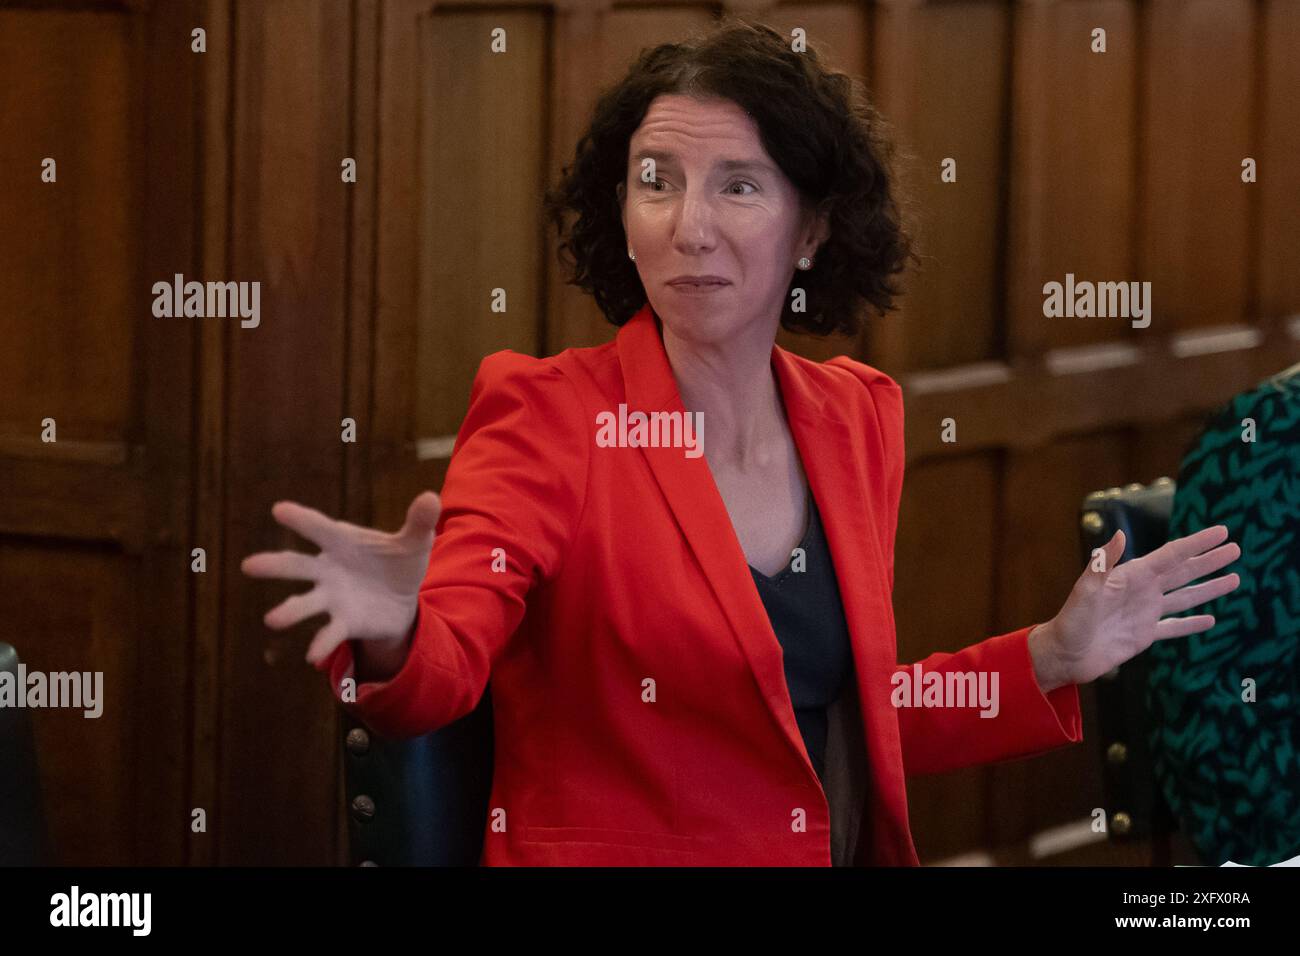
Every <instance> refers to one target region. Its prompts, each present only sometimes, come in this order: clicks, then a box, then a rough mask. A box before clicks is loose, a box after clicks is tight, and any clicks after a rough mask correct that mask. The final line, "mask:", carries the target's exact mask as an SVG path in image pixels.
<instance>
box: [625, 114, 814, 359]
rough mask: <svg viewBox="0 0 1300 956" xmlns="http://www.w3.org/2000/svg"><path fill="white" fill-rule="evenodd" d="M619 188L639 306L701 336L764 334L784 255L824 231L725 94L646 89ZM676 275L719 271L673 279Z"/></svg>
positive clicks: (778, 296)
mask: <svg viewBox="0 0 1300 956" xmlns="http://www.w3.org/2000/svg"><path fill="white" fill-rule="evenodd" d="M646 159H652V160H654V165H653V168H652V171H653V175H652V176H651V177H650V179H651V181H650V182H645V181H643V177H642V170H643V168H644V164H643V161H644V160H646ZM618 192H619V200H620V204H621V206H622V210H623V229H624V231H625V232H626V234H627V241H628V246H629V247H630V248H631V249H632V251H633V252H635V253H636V268H637V271H638V272H639V273H640V276H641V284H642V285H643V286H645V290H646V296H647V297H648V298H649V300H650V305H651V306H652V307H653V308H654V310H655V312H656V313H658V315H659V317H660V319H662V320H663V322H664V324H665V326H667V327H668V328H669V329H671V331H672V332H673V334H674V335H676V336H677V337H679V338H683V339H687V340H691V341H695V342H699V343H702V344H703V343H716V342H721V341H725V340H728V339H731V338H733V337H735V336H737V335H738V334H744V333H747V332H757V331H762V333H763V334H764V335H775V332H776V326H777V323H778V322H779V321H780V317H781V311H782V308H783V306H784V302H783V300H784V298H785V295H786V291H787V290H788V289H789V286H790V280H791V278H792V276H793V274H794V271H795V263H796V262H797V261H798V259H799V257H800V256H808V257H809V258H812V257H813V256H814V255H815V254H816V252H817V248H818V246H820V244H821V243H822V241H824V240H825V238H826V235H827V229H826V219H825V217H824V216H822V217H813V216H811V215H809V214H807V213H805V211H804V209H803V207H802V205H801V202H800V196H799V191H798V190H797V189H796V188H795V186H794V184H793V183H791V182H790V180H789V179H788V178H787V177H786V175H785V174H784V173H783V172H782V171H781V170H780V169H779V168H778V167H777V165H776V163H775V162H773V161H772V158H771V157H770V156H768V154H767V151H766V150H764V149H763V145H762V142H761V141H760V139H759V135H758V126H757V124H755V122H754V121H753V119H751V118H750V116H749V114H747V113H746V112H745V111H744V110H743V109H742V108H741V107H740V106H738V105H737V104H736V103H734V102H732V101H731V100H724V99H707V100H698V99H694V98H692V97H689V96H683V95H676V94H673V95H663V96H659V97H657V98H656V99H655V100H654V102H652V103H651V104H650V108H649V109H648V110H647V111H646V115H645V118H644V119H643V120H642V122H641V125H640V126H639V127H637V130H636V132H635V133H634V134H633V135H632V139H631V141H630V143H629V145H628V164H627V176H626V178H625V180H624V181H623V182H622V183H621V184H620V185H619V190H618ZM683 276H711V277H714V278H716V279H720V280H722V281H721V282H718V283H714V284H708V285H698V284H697V285H691V284H685V283H681V282H677V281H675V280H679V279H680V278H681V277H683Z"/></svg>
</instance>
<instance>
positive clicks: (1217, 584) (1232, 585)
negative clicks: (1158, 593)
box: [1160, 573, 1241, 617]
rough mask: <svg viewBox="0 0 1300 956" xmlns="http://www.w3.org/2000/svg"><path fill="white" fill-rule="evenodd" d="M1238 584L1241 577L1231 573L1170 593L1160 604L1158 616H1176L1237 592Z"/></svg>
mask: <svg viewBox="0 0 1300 956" xmlns="http://www.w3.org/2000/svg"><path fill="white" fill-rule="evenodd" d="M1239 584H1241V577H1240V576H1239V575H1238V574H1236V573H1233V574H1225V575H1223V576H1221V577H1217V578H1213V579H1212V580H1209V581H1206V582H1204V583H1203V584H1193V585H1192V586H1191V587H1186V588H1179V589H1178V590H1177V591H1171V592H1170V593H1168V594H1166V595H1165V596H1164V598H1163V599H1162V600H1161V602H1160V616H1161V617H1163V616H1164V615H1166V614H1178V613H1180V612H1182V611H1186V610H1187V609H1188V608H1193V607H1196V605H1198V604H1204V603H1205V602H1206V601H1213V600H1215V599H1216V598H1221V597H1223V596H1224V595H1225V594H1230V593H1231V592H1233V591H1235V590H1237V586H1238V585H1239Z"/></svg>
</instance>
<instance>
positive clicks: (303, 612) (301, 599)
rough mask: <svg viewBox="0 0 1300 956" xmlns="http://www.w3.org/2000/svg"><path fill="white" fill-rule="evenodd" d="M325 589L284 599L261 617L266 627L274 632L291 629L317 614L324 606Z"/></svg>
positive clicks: (313, 589)
mask: <svg viewBox="0 0 1300 956" xmlns="http://www.w3.org/2000/svg"><path fill="white" fill-rule="evenodd" d="M326 603H327V602H326V598H325V589H324V588H321V587H314V588H312V589H311V590H310V591H308V592H307V593H306V594H295V595H293V596H292V597H288V598H285V599H284V600H283V601H281V602H280V603H279V604H277V605H276V606H275V607H273V608H271V610H269V611H267V612H266V614H265V615H264V616H263V617H262V620H263V621H264V622H265V623H266V626H267V627H269V628H273V629H274V630H277V631H278V630H281V629H282V628H286V627H293V626H294V625H295V624H297V623H298V622H299V621H304V620H306V619H307V618H309V617H311V616H312V615H313V614H319V613H320V612H321V611H323V610H325V606H326Z"/></svg>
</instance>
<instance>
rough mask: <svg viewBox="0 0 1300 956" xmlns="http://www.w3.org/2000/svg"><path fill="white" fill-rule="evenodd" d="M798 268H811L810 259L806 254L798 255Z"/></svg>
mask: <svg viewBox="0 0 1300 956" xmlns="http://www.w3.org/2000/svg"><path fill="white" fill-rule="evenodd" d="M799 268H800V269H811V268H812V260H811V259H809V258H808V257H807V256H800V257H799Z"/></svg>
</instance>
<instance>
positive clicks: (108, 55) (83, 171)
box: [0, 10, 150, 441]
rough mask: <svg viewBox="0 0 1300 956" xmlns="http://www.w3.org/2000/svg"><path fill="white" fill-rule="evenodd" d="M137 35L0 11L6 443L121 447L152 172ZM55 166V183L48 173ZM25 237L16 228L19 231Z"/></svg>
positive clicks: (101, 23) (125, 27)
mask: <svg viewBox="0 0 1300 956" xmlns="http://www.w3.org/2000/svg"><path fill="white" fill-rule="evenodd" d="M138 32H139V25H138V23H137V22H136V21H135V20H133V19H132V18H131V17H127V16H120V15H105V16H96V15H91V14H88V13H76V12H54V13H46V12H41V11H35V10H3V11H0V63H4V64H5V76H6V79H7V82H5V83H0V116H3V117H4V118H5V125H6V129H8V130H13V131H15V133H16V131H18V130H22V131H24V133H25V134H26V135H19V134H15V135H5V136H0V166H2V167H3V168H4V169H5V170H6V179H7V182H6V184H5V189H4V192H5V199H4V200H3V203H4V207H5V219H6V221H7V222H8V223H10V224H12V225H13V226H14V227H15V228H9V229H4V230H0V296H2V297H3V298H0V337H3V339H4V341H5V343H6V347H5V348H4V349H0V383H4V384H3V388H4V393H3V394H4V401H3V403H0V434H4V435H12V436H20V435H21V436H36V435H38V434H39V432H40V428H41V420H42V419H43V418H45V417H47V416H48V417H51V418H53V419H55V421H56V422H58V435H59V438H60V439H83V440H86V439H89V440H101V441H102V440H114V439H115V440H121V439H122V438H123V437H124V433H125V431H126V428H127V420H128V416H129V414H130V402H131V393H130V388H131V375H132V367H131V358H132V356H131V340H132V321H131V318H132V315H133V314H134V312H133V310H138V309H139V308H141V307H142V306H144V307H147V305H148V303H149V301H150V300H149V299H148V298H147V297H146V295H145V293H144V291H143V290H142V287H141V284H140V282H139V280H140V277H141V272H140V261H139V260H140V254H141V213H142V211H143V206H142V203H141V199H142V198H143V194H142V192H141V190H142V188H143V185H144V184H143V183H142V181H141V180H140V178H139V177H138V176H135V175H133V173H134V172H135V171H136V170H138V169H140V168H141V166H142V163H143V158H144V157H143V149H144V145H145V144H144V142H143V140H142V138H141V137H140V136H139V131H140V126H139V125H138V123H139V114H138V108H139V106H140V105H141V104H140V103H139V102H138V98H139V96H140V83H141V76H140V65H141V64H140V63H139V62H138V59H137V57H136V56H135V55H134V52H135V50H134V43H135V42H136V36H137V34H138ZM46 157H49V158H52V159H54V160H55V162H56V163H57V167H56V170H57V176H58V179H57V182H54V183H45V182H42V181H41V171H42V168H41V163H42V161H43V160H44V159H45V158H46ZM20 223H21V224H25V228H16V227H17V226H18V224H20Z"/></svg>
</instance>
